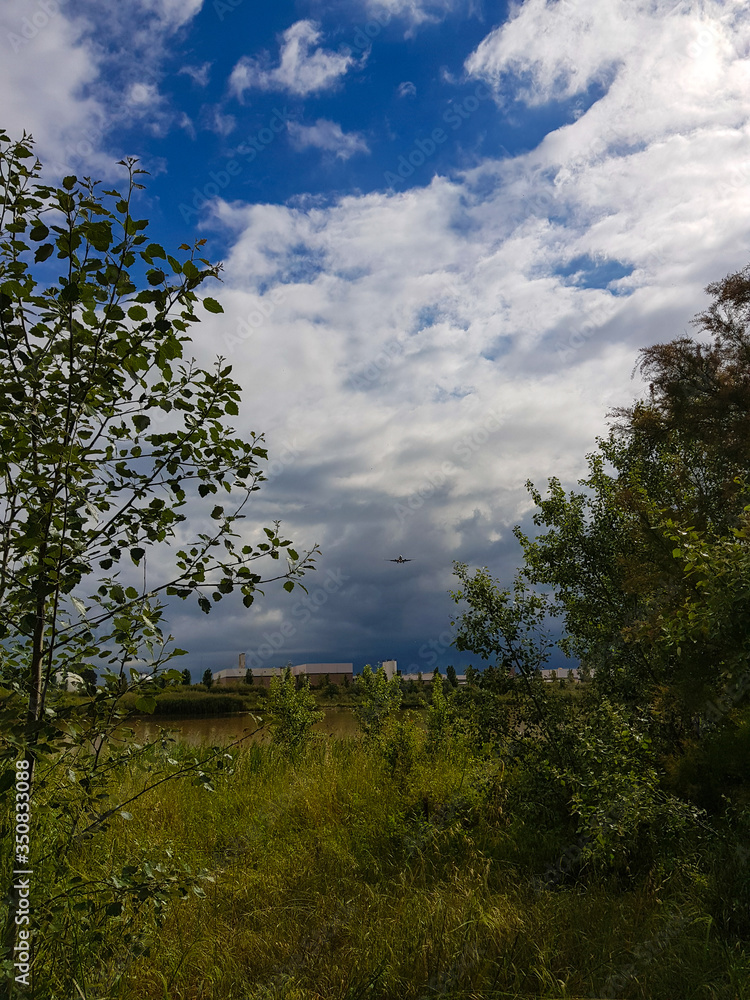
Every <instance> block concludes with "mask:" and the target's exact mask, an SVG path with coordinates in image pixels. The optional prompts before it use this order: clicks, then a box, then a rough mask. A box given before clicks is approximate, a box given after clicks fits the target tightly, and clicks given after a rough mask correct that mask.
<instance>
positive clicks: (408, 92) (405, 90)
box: [398, 80, 417, 97]
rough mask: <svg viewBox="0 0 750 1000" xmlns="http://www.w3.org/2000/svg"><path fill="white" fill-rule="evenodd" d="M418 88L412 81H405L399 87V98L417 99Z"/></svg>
mask: <svg viewBox="0 0 750 1000" xmlns="http://www.w3.org/2000/svg"><path fill="white" fill-rule="evenodd" d="M416 94H417V88H416V87H415V86H414V84H413V83H412V82H411V80H404V82H403V83H400V84H399V85H398V96H399V97H416Z"/></svg>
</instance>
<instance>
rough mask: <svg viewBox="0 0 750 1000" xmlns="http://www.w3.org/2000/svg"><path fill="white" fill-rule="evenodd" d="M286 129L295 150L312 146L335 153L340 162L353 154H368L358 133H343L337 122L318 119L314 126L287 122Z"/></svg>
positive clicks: (368, 150)
mask: <svg viewBox="0 0 750 1000" xmlns="http://www.w3.org/2000/svg"><path fill="white" fill-rule="evenodd" d="M287 128H288V129H289V135H290V137H291V140H292V143H293V145H294V146H295V147H296V148H297V149H306V148H307V147H309V146H313V147H314V148H316V149H323V150H326V151H327V152H330V153H335V154H336V156H337V157H338V158H339V159H341V160H348V159H349V157H350V156H354V154H355V153H369V152H370V149H369V147H368V145H367V143H366V142H365V140H364V138H363V137H362V135H361V134H360V133H359V132H343V131H342V130H341V126H340V125H339V124H338V122H331V121H327V120H326V119H325V118H318V120H317V121H316V122H315V124H314V125H300V124H299V122H288V123H287Z"/></svg>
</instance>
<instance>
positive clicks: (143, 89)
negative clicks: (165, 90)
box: [128, 83, 161, 106]
mask: <svg viewBox="0 0 750 1000" xmlns="http://www.w3.org/2000/svg"><path fill="white" fill-rule="evenodd" d="M160 101H161V97H160V95H159V90H158V88H157V87H156V86H155V85H154V84H153V83H133V84H131V86H130V89H129V91H128V103H130V104H148V105H149V106H151V105H154V104H158V103H159V102H160Z"/></svg>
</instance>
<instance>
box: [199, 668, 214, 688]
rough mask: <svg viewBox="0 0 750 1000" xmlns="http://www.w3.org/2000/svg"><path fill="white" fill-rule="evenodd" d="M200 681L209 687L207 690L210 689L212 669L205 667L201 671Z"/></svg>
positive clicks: (212, 677)
mask: <svg viewBox="0 0 750 1000" xmlns="http://www.w3.org/2000/svg"><path fill="white" fill-rule="evenodd" d="M201 682H202V683H203V684H205V686H206V687H207V688H208V689H209V691H210V690H211V687H212V686H213V683H214V675H213V671H212V670H209V669H208V668H206V669H205V670H204V671H203V677H202V681H201Z"/></svg>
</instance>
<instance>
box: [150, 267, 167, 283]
mask: <svg viewBox="0 0 750 1000" xmlns="http://www.w3.org/2000/svg"><path fill="white" fill-rule="evenodd" d="M165 277H166V275H165V274H164V272H163V271H160V270H158V269H156V270H154V271H149V272H148V273H147V274H146V280H147V281H148V283H149V285H161V283H162V282H163V281H164V279H165Z"/></svg>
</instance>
